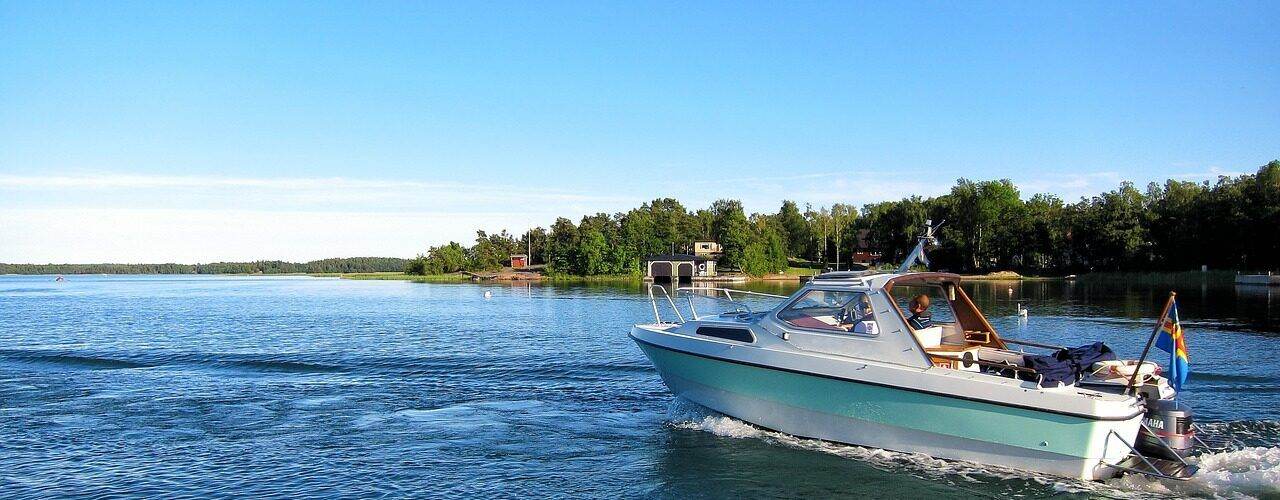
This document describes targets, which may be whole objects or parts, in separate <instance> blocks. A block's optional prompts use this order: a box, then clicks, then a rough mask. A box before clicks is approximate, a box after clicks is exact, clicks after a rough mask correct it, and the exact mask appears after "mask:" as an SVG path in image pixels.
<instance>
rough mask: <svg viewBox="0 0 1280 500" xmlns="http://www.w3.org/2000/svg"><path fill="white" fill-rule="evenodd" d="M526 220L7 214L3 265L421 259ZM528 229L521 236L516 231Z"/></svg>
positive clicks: (1, 224)
mask: <svg viewBox="0 0 1280 500" xmlns="http://www.w3.org/2000/svg"><path fill="white" fill-rule="evenodd" d="M538 215H539V214H529V213H525V212H518V211H514V212H484V213H470V214H456V213H445V212H408V213H385V212H381V213H367V212H322V211H260V210H224V209H217V210H201V209H180V210H176V209H69V208H55V209H0V241H4V244H3V245H0V262H18V263H88V262H119V263H151V262H178V263H196V262H213V261H249V260H262V259H283V260H292V261H307V260H313V259H320V258H326V257H358V256H387V257H411V256H413V255H416V254H418V253H422V252H424V251H425V250H426V248H427V247H428V246H429V245H434V244H439V243H443V242H446V241H450V240H454V241H460V242H464V243H470V242H472V241H474V240H475V231H476V229H483V228H493V229H492V230H498V229H501V228H504V227H505V228H508V229H513V230H515V231H517V232H518V231H520V230H522V229H523V228H524V227H528V225H531V224H532V223H533V222H535V218H536V217H537V216H538ZM513 222H515V223H517V224H522V225H521V226H516V227H512V226H511V225H510V224H511V223H513Z"/></svg>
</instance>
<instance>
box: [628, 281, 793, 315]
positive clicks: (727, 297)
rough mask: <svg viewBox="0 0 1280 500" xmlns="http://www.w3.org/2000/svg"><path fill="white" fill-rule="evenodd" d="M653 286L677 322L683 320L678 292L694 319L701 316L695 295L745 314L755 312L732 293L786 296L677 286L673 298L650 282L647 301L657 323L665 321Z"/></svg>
mask: <svg viewBox="0 0 1280 500" xmlns="http://www.w3.org/2000/svg"><path fill="white" fill-rule="evenodd" d="M655 288H656V289H658V290H659V291H661V292H662V298H664V299H666V301H667V304H669V305H670V306H671V310H672V311H673V312H675V315H676V318H677V319H678V320H679V321H678V322H677V323H684V322H685V318H684V314H682V313H681V312H680V308H679V307H678V306H676V299H678V298H679V294H680V292H684V293H685V298H686V300H688V302H689V312H690V315H691V317H692V318H693V319H694V320H698V319H701V318H702V316H701V315H700V314H698V308H697V306H696V305H695V304H694V301H693V299H694V298H696V297H703V298H707V299H711V300H715V301H717V302H721V303H725V304H728V305H730V306H732V307H733V312H737V313H740V314H747V315H752V314H755V311H754V310H753V309H752V308H751V305H750V304H748V303H747V302H745V301H743V300H738V299H735V298H734V294H737V295H738V296H739V297H743V298H745V297H769V298H773V299H786V298H788V297H787V296H786V295H775V294H772V293H762V292H752V291H749V290H734V289H732V288H718V287H679V288H675V289H674V290H672V291H673V292H675V293H676V297H675V298H673V297H672V296H671V294H669V293H667V288H666V287H664V286H662V285H657V284H650V285H649V303H650V305H652V306H653V317H654V320H655V321H657V323H658V324H666V323H665V322H664V321H663V320H662V315H661V314H660V313H659V310H658V296H657V295H655V294H654V293H653V291H654V289H655ZM698 292H713V293H715V294H719V293H723V294H724V296H723V297H721V296H719V295H708V294H706V293H698Z"/></svg>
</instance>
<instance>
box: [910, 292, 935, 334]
mask: <svg viewBox="0 0 1280 500" xmlns="http://www.w3.org/2000/svg"><path fill="white" fill-rule="evenodd" d="M907 324H908V325H911V328H913V329H916V330H923V329H925V328H929V327H931V326H933V316H932V315H931V314H929V296H928V295H925V294H923V293H922V294H920V295H917V296H915V298H913V299H911V317H910V318H907Z"/></svg>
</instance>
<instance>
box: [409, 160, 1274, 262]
mask: <svg viewBox="0 0 1280 500" xmlns="http://www.w3.org/2000/svg"><path fill="white" fill-rule="evenodd" d="M926 220H932V221H934V223H935V224H937V223H940V222H945V223H944V224H943V226H942V228H941V229H940V231H939V233H938V235H939V238H940V240H941V245H940V247H939V248H936V249H934V250H933V251H932V252H931V253H930V258H931V260H932V261H933V263H934V268H935V269H947V270H952V271H957V272H984V271H992V270H1014V271H1019V272H1022V273H1025V274H1044V273H1067V272H1087V271H1112V270H1152V271H1153V270H1188V269H1198V268H1199V267H1200V266H1201V265H1207V266H1209V267H1212V268H1215V269H1238V270H1275V269H1278V268H1280V234H1278V233H1280V231H1278V230H1280V161H1272V162H1270V163H1268V164H1266V165H1263V166H1262V167H1260V168H1259V169H1258V170H1257V172H1256V173H1253V174H1245V175H1239V176H1221V177H1219V178H1218V179H1217V180H1216V181H1204V182H1189V181H1180V180H1174V179H1170V180H1167V181H1165V182H1164V183H1151V184H1149V185H1147V186H1146V189H1145V190H1142V189H1139V188H1138V187H1136V186H1134V185H1133V184H1132V183H1129V182H1125V183H1121V184H1120V186H1119V187H1118V188H1116V189H1115V190H1112V191H1108V192H1105V193H1101V194H1099V195H1096V196H1092V197H1087V198H1081V199H1080V200H1078V201H1076V202H1073V203H1068V202H1066V201H1064V200H1062V199H1061V198H1059V197H1057V196H1054V195H1052V194H1043V193H1042V194H1035V195H1033V196H1031V197H1029V198H1027V199H1023V196H1022V193H1021V192H1020V191H1019V190H1018V188H1017V186H1015V185H1014V184H1013V182H1011V181H1009V180H1008V179H1002V180H992V181H977V182H975V181H971V180H968V179H960V180H958V181H957V182H956V184H955V185H954V186H953V187H952V188H951V191H950V192H949V193H947V194H945V195H941V196H936V197H931V198H922V197H919V196H913V197H909V198H904V199H901V200H897V201H886V202H880V203H871V204H866V205H863V206H862V207H856V206H853V205H850V204H839V203H838V204H834V205H832V206H830V207H818V208H814V207H813V206H811V205H805V207H804V209H803V210H801V209H800V207H799V206H798V205H797V204H796V203H795V202H793V201H784V202H783V203H782V206H781V207H780V208H779V210H778V212H776V213H765V214H761V213H753V214H751V215H747V214H746V213H745V211H744V210H743V207H742V203H740V202H739V201H737V200H719V201H716V202H714V203H712V204H711V206H710V207H707V208H703V209H698V210H689V209H686V208H685V207H684V206H683V205H681V204H680V202H679V201H676V200H674V199H671V198H661V199H656V200H653V201H651V202H648V203H644V204H642V205H641V206H639V207H637V208H634V209H631V210H630V211H627V212H625V213H616V214H612V215H610V214H605V213H598V214H595V215H588V216H585V217H583V218H582V219H581V220H580V221H578V223H577V224H575V223H574V222H573V221H572V220H569V219H567V218H563V217H561V218H558V219H556V221H555V223H554V224H552V225H551V227H550V228H549V229H544V228H541V227H538V228H534V229H532V230H530V231H528V232H526V233H525V234H522V235H518V236H517V235H512V234H509V233H507V232H506V231H505V230H504V231H502V232H499V233H492V234H491V233H486V232H484V231H479V232H478V233H477V238H476V242H475V244H473V245H472V246H470V247H464V246H463V245H461V244H459V243H457V242H450V243H449V244H447V245H442V246H437V247H432V248H430V249H429V250H428V251H427V252H426V253H425V254H423V255H420V256H418V258H416V259H413V260H412V261H410V262H409V264H408V267H407V271H408V272H409V273H411V274H442V273H451V272H457V271H462V270H472V271H478V270H492V269H498V268H501V267H502V266H503V265H504V264H505V263H506V261H507V259H508V258H509V257H510V255H512V254H519V253H529V254H530V258H531V260H532V263H533V264H543V265H545V266H546V270H547V271H548V272H549V273H552V274H572V275H607V274H639V273H640V272H641V262H642V259H643V258H644V257H646V256H652V255H660V254H668V253H691V251H692V246H693V243H694V242H695V241H700V240H714V241H717V242H719V243H720V244H721V245H722V247H723V250H724V253H723V256H722V257H721V259H720V261H719V264H718V265H719V267H720V268H721V269H726V268H727V269H737V270H740V271H742V272H744V273H746V274H750V275H755V276H759V275H763V274H766V273H774V272H781V271H783V270H785V269H787V267H788V266H789V265H795V264H800V265H812V266H814V267H821V268H830V267H841V268H843V267H845V266H847V265H848V264H849V263H850V259H851V256H852V254H853V252H854V250H858V249H860V250H874V251H877V252H879V253H880V255H881V257H880V260H881V261H882V262H886V263H897V262H900V261H901V260H902V259H903V258H905V257H906V254H907V253H908V252H909V251H910V250H911V248H912V247H913V246H914V245H915V243H916V237H917V236H918V235H919V234H920V232H921V230H922V229H923V227H924V223H925V221H926ZM859 246H861V247H862V248H859Z"/></svg>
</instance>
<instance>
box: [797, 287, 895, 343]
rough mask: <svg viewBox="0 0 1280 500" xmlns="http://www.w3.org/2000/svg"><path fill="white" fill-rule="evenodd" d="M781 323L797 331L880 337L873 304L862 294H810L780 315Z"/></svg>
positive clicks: (814, 292) (809, 292)
mask: <svg viewBox="0 0 1280 500" xmlns="http://www.w3.org/2000/svg"><path fill="white" fill-rule="evenodd" d="M778 319H781V320H782V321H785V322H787V324H790V325H791V326H794V327H797V328H806V329H812V330H824V331H831V332H841V333H848V332H852V333H862V334H871V335H874V334H877V333H879V328H878V326H877V325H876V317H875V312H874V311H873V310H872V308H871V301H870V300H868V299H867V295H866V294H865V293H862V292H850V291H837V290H810V291H808V292H806V293H805V294H804V295H802V296H800V298H798V299H796V300H795V302H792V303H791V305H789V306H787V308H786V309H783V310H782V311H781V312H779V313H778Z"/></svg>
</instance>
